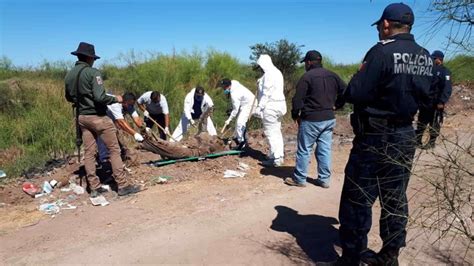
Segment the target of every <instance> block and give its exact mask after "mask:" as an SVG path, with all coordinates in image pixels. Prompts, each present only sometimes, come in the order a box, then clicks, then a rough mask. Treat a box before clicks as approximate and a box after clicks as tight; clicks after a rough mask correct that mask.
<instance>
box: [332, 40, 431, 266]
mask: <svg viewBox="0 0 474 266" xmlns="http://www.w3.org/2000/svg"><path fill="white" fill-rule="evenodd" d="M432 67H433V60H432V59H431V57H430V55H429V53H428V52H427V51H426V50H425V49H424V48H422V47H421V46H419V45H418V44H417V43H416V42H415V40H414V37H413V35H411V34H409V33H403V34H397V35H394V36H392V37H391V39H389V40H383V41H380V42H379V43H377V44H376V45H375V46H374V47H372V48H371V49H370V50H369V52H368V53H367V55H366V56H365V59H364V63H363V65H362V66H361V68H360V70H359V72H358V73H357V74H355V75H354V77H353V78H352V80H351V81H350V83H349V86H348V88H347V89H346V92H345V97H346V100H347V101H348V102H349V103H353V104H354V113H353V114H352V115H351V125H352V126H353V129H354V132H355V138H354V141H353V148H352V150H351V153H350V157H349V161H348V163H347V165H346V169H345V179H344V186H343V190H342V195H341V202H340V208H339V220H340V223H341V226H340V229H339V230H340V239H341V245H342V248H343V256H344V257H346V258H347V257H349V258H354V261H357V260H358V259H359V256H360V253H361V252H362V251H363V250H365V249H366V248H367V234H368V232H369V230H370V227H371V224H372V210H371V208H372V205H373V203H374V201H375V200H376V199H377V197H379V198H380V201H381V206H382V213H381V217H380V236H381V238H382V240H383V249H382V250H384V249H385V250H387V249H393V250H396V251H397V252H398V249H399V248H400V247H403V246H405V238H406V230H405V227H406V224H407V217H408V203H407V198H406V189H407V185H408V180H409V177H410V169H411V164H412V162H413V157H414V154H415V147H416V145H415V144H416V138H415V132H414V129H413V126H412V121H413V117H414V116H415V114H416V112H417V110H418V107H419V105H420V103H422V102H426V101H427V100H428V96H429V89H430V83H431V77H432ZM397 254H398V253H397Z"/></svg>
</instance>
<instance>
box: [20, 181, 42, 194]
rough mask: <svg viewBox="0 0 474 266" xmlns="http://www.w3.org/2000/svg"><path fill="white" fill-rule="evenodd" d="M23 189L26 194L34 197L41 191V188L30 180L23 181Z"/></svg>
mask: <svg viewBox="0 0 474 266" xmlns="http://www.w3.org/2000/svg"><path fill="white" fill-rule="evenodd" d="M22 189H23V191H24V192H25V193H26V194H28V195H30V196H32V197H34V196H35V195H36V194H38V193H39V192H40V189H39V188H38V187H37V186H35V185H34V184H32V183H30V182H25V183H23V186H22Z"/></svg>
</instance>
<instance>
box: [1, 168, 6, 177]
mask: <svg viewBox="0 0 474 266" xmlns="http://www.w3.org/2000/svg"><path fill="white" fill-rule="evenodd" d="M4 177H7V174H6V173H5V171H3V170H0V178H4Z"/></svg>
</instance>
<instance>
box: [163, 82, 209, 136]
mask: <svg viewBox="0 0 474 266" xmlns="http://www.w3.org/2000/svg"><path fill="white" fill-rule="evenodd" d="M213 107H214V103H213V102H212V99H211V97H209V95H208V94H207V93H206V92H205V91H204V88H203V87H200V86H197V87H196V88H193V89H192V90H191V91H190V92H189V93H188V94H187V95H186V98H184V113H183V116H182V117H181V121H180V122H179V124H178V126H177V127H176V129H175V130H174V132H173V136H172V138H171V142H173V141H174V140H176V141H181V140H182V139H183V136H184V135H185V134H186V132H187V131H188V127H189V124H191V126H197V123H196V120H198V121H199V120H201V123H200V124H206V129H207V133H209V135H211V136H216V135H217V132H216V128H215V127H214V124H213V123H212V119H211V116H210V114H209V113H210V112H212V108H213ZM206 113H207V115H206ZM204 116H207V118H205V117H204ZM202 120H205V121H202ZM199 126H201V125H199Z"/></svg>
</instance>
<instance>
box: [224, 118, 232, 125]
mask: <svg viewBox="0 0 474 266" xmlns="http://www.w3.org/2000/svg"><path fill="white" fill-rule="evenodd" d="M231 121H232V119H230V118H229V119H227V120H226V121H225V123H224V126H228V125H229V124H230V122H231Z"/></svg>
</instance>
